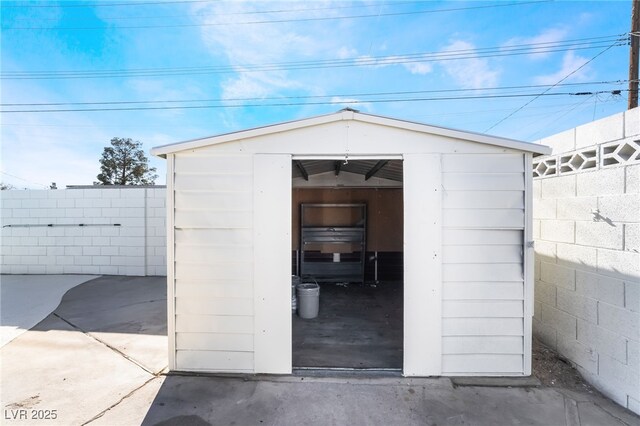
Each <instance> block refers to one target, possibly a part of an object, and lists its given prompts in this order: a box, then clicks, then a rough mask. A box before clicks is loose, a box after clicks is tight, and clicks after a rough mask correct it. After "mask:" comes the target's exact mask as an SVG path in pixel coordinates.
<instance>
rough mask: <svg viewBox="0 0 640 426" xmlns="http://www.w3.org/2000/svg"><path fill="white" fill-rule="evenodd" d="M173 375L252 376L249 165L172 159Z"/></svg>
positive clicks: (209, 158)
mask: <svg viewBox="0 0 640 426" xmlns="http://www.w3.org/2000/svg"><path fill="white" fill-rule="evenodd" d="M174 173H175V174H174V179H175V181H174V191H173V194H174V198H175V218H174V223H175V227H174V236H175V295H176V302H175V314H176V316H175V331H176V369H177V370H189V371H227V372H253V370H254V353H253V352H254V336H253V332H254V301H253V295H254V293H253V157H252V156H251V155H234V154H223V155H215V154H213V153H203V152H185V153H179V154H176V155H175V170H174Z"/></svg>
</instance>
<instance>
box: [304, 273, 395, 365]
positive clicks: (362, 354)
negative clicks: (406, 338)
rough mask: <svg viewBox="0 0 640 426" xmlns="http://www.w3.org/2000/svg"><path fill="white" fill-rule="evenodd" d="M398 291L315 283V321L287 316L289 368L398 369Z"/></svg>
mask: <svg viewBox="0 0 640 426" xmlns="http://www.w3.org/2000/svg"><path fill="white" fill-rule="evenodd" d="M402 290H403V288H402V282H381V283H379V284H377V285H375V286H374V285H371V284H358V283H349V284H346V285H340V284H332V283H321V284H320V309H319V313H318V317H316V318H313V319H302V318H300V317H299V316H298V315H296V314H294V315H293V322H292V329H293V366H294V367H347V368H396V369H402V346H403V342H402V335H403V334H402V333H403V330H402V303H403V301H402V294H403V293H402Z"/></svg>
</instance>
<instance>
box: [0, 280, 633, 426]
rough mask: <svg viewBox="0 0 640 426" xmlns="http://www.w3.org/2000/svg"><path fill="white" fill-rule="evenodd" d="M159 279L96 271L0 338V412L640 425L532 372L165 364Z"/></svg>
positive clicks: (164, 418) (173, 419)
mask: <svg viewBox="0 0 640 426" xmlns="http://www.w3.org/2000/svg"><path fill="white" fill-rule="evenodd" d="M2 278H4V277H2ZM165 282H166V280H165V278H164V277H122V276H120V277H115V276H103V277H100V278H97V279H94V280H91V281H88V282H86V283H84V284H80V285H78V286H77V287H74V288H72V289H71V290H69V291H68V292H67V293H66V294H65V296H64V297H63V298H62V301H61V303H60V305H59V306H58V307H57V308H56V309H55V310H54V311H53V312H52V313H51V314H50V315H48V316H47V317H46V318H44V319H43V320H42V321H41V322H40V323H39V324H37V325H36V326H35V327H34V328H32V329H31V330H29V331H27V332H25V333H23V334H22V335H20V336H18V337H16V338H15V339H14V340H13V341H11V342H10V343H8V344H7V345H5V346H4V347H3V348H1V349H0V360H1V369H2V371H1V389H0V390H1V395H0V401H1V403H2V410H3V412H2V423H3V424H7V425H13V424H16V425H17V424H65V425H68V424H71V425H82V424H104V425H137V424H148V425H156V424H157V425H174V424H175V425H208V424H216V425H222V424H230V425H231V424H236V425H253V424H256V425H262V424H272V425H300V424H336V425H340V424H353V425H361V424H402V425H411V424H416V425H417V424H422V425H424V424H434V425H435V424H444V425H462V424H476V425H511V424H530V425H616V424H617V425H625V424H626V425H637V424H640V418H638V416H636V415H634V414H632V413H631V412H630V411H628V410H626V409H624V408H621V407H620V406H618V405H616V404H615V403H613V402H611V401H610V400H608V399H606V398H604V397H602V396H600V395H598V394H597V393H589V392H577V391H575V390H569V389H564V388H559V387H546V386H538V385H536V383H537V381H536V380H531V379H510V380H506V379H491V380H482V379H470V380H464V379H457V380H450V379H447V378H434V379H431V378H427V379H408V378H403V377H399V376H394V375H389V374H388V375H378V376H373V377H371V376H369V377H364V376H361V375H347V374H340V375H335V374H333V375H331V374H329V375H328V374H327V373H321V372H306V373H305V374H304V375H301V373H300V374H295V375H293V376H287V377H274V376H263V377H261V376H239V377H229V376H217V377H214V376H205V375H179V374H170V375H166V374H165V370H166V365H167V359H166V357H167V355H166V354H167V337H166V288H165ZM5 303H8V301H7V300H5V301H3V306H4V304H5ZM53 410H55V417H56V418H55V419H53V418H52V417H53V416H52V413H53V412H54V411H53ZM47 414H48V416H49V420H42V419H37V418H36V419H32V416H34V415H35V416H36V417H37V416H46V415H47ZM23 416H26V419H25V418H23Z"/></svg>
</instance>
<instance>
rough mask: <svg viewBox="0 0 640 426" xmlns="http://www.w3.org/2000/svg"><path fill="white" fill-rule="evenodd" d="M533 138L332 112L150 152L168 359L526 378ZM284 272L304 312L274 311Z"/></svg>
mask: <svg viewBox="0 0 640 426" xmlns="http://www.w3.org/2000/svg"><path fill="white" fill-rule="evenodd" d="M549 152H550V150H549V149H548V147H546V146H541V145H536V144H531V143H526V142H521V141H516V140H511V139H505V138H499V137H494V136H489V135H484V134H478V133H471V132H466V131H459V130H453V129H448V128H442V127H435V126H429V125H425V124H419V123H415V122H409V121H403V120H398V119H392V118H387V117H382V116H377V115H370V114H363V113H360V112H358V111H356V110H352V109H345V110H341V111H339V112H337V113H333V114H328V115H323V116H318V117H312V118H308V119H302V120H297V121H291V122H286V123H281V124H275V125H271V126H265V127H260V128H255V129H250V130H244V131H239V132H235V133H229V134H223V135H219V136H213V137H208V138H203V139H197V140H191V141H187V142H180V143H176V144H170V145H165V146H161V147H156V148H154V149H153V150H152V151H151V153H152V154H153V155H156V156H160V157H163V158H166V160H167V208H168V210H167V246H168V253H167V261H168V268H167V280H168V294H167V297H168V335H169V366H170V369H171V370H177V371H193V372H231V373H267V374H291V373H292V371H293V369H295V368H341V369H342V368H348V369H360V368H362V369H368V368H371V369H391V370H397V371H401V372H402V374H403V375H405V376H455V375H464V376H472V375H479V376H522V375H530V374H531V320H532V315H533V279H534V278H533V274H534V271H533V269H534V263H533V247H532V245H533V243H532V241H533V237H532V232H533V231H532V216H531V200H532V157H533V156H534V155H538V154H547V153H549ZM292 275H301V276H302V281H309V282H319V283H320V314H319V316H318V317H317V318H315V319H300V318H299V317H298V316H296V315H295V314H292V292H291V282H292Z"/></svg>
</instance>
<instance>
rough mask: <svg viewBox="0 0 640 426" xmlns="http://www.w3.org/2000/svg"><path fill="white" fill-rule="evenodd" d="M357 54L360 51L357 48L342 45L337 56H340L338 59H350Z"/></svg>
mask: <svg viewBox="0 0 640 426" xmlns="http://www.w3.org/2000/svg"><path fill="white" fill-rule="evenodd" d="M357 54H358V51H357V50H356V49H353V48H350V47H346V46H342V47H341V48H340V49H338V52H337V54H336V56H337V57H338V59H348V58H353V57H355V56H356V55H357Z"/></svg>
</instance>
